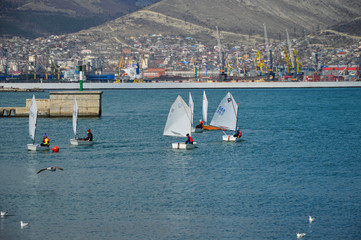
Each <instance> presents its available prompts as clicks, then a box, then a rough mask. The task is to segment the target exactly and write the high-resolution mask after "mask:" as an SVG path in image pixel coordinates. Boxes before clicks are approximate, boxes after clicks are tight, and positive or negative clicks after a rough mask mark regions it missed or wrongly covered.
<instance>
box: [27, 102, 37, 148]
mask: <svg viewBox="0 0 361 240" xmlns="http://www.w3.org/2000/svg"><path fill="white" fill-rule="evenodd" d="M37 118H38V107H37V106H36V100H35V95H33V99H32V100H31V105H30V109H29V136H30V138H31V139H32V140H33V144H34V143H35V132H36V122H37Z"/></svg>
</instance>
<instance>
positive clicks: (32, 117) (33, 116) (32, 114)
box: [27, 95, 50, 151]
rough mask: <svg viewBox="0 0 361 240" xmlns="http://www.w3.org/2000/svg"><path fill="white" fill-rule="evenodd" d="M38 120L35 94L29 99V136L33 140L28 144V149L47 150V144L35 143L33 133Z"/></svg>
mask: <svg viewBox="0 0 361 240" xmlns="http://www.w3.org/2000/svg"><path fill="white" fill-rule="evenodd" d="M37 121H38V107H37V105H36V100H35V95H33V99H31V105H30V109H29V136H30V138H31V139H32V140H33V143H32V144H28V145H27V146H28V150H29V151H48V150H49V149H50V147H49V146H41V145H40V144H35V133H36V124H37Z"/></svg>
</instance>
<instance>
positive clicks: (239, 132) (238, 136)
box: [233, 128, 242, 138]
mask: <svg viewBox="0 0 361 240" xmlns="http://www.w3.org/2000/svg"><path fill="white" fill-rule="evenodd" d="M233 137H236V138H241V137H242V132H241V130H239V129H238V128H237V130H236V132H235V133H234V134H233Z"/></svg>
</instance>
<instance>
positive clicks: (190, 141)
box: [186, 133, 193, 144]
mask: <svg viewBox="0 0 361 240" xmlns="http://www.w3.org/2000/svg"><path fill="white" fill-rule="evenodd" d="M186 144H193V138H192V137H191V136H189V133H187V141H186Z"/></svg>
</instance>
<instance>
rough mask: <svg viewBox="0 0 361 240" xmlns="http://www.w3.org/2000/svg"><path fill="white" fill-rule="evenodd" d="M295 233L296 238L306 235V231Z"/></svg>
mask: <svg viewBox="0 0 361 240" xmlns="http://www.w3.org/2000/svg"><path fill="white" fill-rule="evenodd" d="M296 234H297V238H303V237H304V236H306V233H296Z"/></svg>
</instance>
